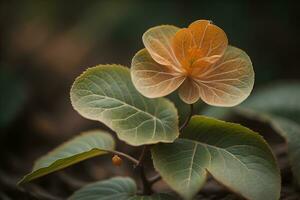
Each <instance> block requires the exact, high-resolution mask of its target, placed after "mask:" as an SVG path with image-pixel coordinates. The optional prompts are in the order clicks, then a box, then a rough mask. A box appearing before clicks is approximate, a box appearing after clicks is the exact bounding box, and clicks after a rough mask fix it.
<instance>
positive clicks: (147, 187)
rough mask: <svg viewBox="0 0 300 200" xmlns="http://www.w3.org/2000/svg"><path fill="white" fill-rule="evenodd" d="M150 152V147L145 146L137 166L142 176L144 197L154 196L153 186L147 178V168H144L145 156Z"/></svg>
mask: <svg viewBox="0 0 300 200" xmlns="http://www.w3.org/2000/svg"><path fill="white" fill-rule="evenodd" d="M147 150H148V146H144V147H143V149H142V152H141V155H140V157H139V160H138V163H137V165H136V170H138V171H139V173H140V176H141V181H142V184H143V194H144V195H150V194H152V189H151V184H150V182H149V181H148V179H147V177H146V173H145V168H144V159H145V155H146V152H147Z"/></svg>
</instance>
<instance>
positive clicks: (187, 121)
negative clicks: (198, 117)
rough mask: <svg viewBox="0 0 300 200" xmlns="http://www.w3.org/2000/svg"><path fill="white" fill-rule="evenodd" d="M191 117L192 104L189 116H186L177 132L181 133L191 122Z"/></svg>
mask: <svg viewBox="0 0 300 200" xmlns="http://www.w3.org/2000/svg"><path fill="white" fill-rule="evenodd" d="M192 116H193V104H190V112H189V115H188V116H187V118H186V120H185V121H184V123H183V124H182V125H181V127H180V128H179V131H182V130H183V129H184V128H185V127H186V126H187V125H188V124H189V121H190V120H191V117H192Z"/></svg>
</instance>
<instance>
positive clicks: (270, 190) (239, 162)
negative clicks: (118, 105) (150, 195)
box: [152, 116, 280, 200]
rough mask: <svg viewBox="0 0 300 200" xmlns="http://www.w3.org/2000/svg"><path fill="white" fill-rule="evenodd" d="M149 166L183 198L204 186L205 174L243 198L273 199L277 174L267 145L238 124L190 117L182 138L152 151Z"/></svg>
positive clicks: (277, 190)
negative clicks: (151, 164) (151, 162)
mask: <svg viewBox="0 0 300 200" xmlns="http://www.w3.org/2000/svg"><path fill="white" fill-rule="evenodd" d="M152 158H153V162H154V167H155V168H156V170H157V171H158V172H159V173H160V174H161V176H162V178H163V179H164V180H165V181H166V182H167V183H168V184H169V185H170V187H172V188H173V189H174V190H175V191H177V192H178V193H179V194H180V195H181V196H182V197H184V198H185V199H191V198H192V197H193V196H194V195H195V194H196V193H197V192H198V190H199V189H200V188H201V187H202V185H203V184H204V182H205V179H206V176H207V171H208V172H209V173H210V174H211V175H212V176H213V177H214V178H215V179H216V180H217V181H219V182H221V183H222V184H223V185H225V186H227V187H229V188H230V189H231V190H232V191H235V192H237V193H239V194H241V195H242V196H244V197H246V198H247V199H253V200H265V199H270V200H272V199H278V198H279V194H280V175H279V170H278V168H277V165H276V162H275V159H274V157H273V155H272V152H271V150H270V148H269V146H268V145H267V143H266V142H265V141H264V140H263V139H262V137H261V136H259V134H257V133H255V132H253V131H251V130H250V129H247V128H245V127H243V126H241V125H238V124H233V123H226V122H223V121H219V120H215V119H212V118H206V117H200V116H194V117H193V118H192V119H191V121H190V124H189V125H188V127H187V128H186V129H185V130H184V132H183V134H182V137H181V138H180V139H177V140H176V141H175V142H174V143H172V144H159V145H156V146H154V148H153V149H152Z"/></svg>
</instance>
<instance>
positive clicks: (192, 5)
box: [0, 0, 300, 199]
mask: <svg viewBox="0 0 300 200" xmlns="http://www.w3.org/2000/svg"><path fill="white" fill-rule="evenodd" d="M299 9H300V6H299V3H298V2H297V1H273V2H269V1H267V2H266V3H263V1H255V0H252V1H250V0H249V1H226V2H225V1H212V0H202V1H201V0H195V1H189V2H188V3H187V2H186V1H175V0H174V1H158V0H157V1H155V0H153V1H141V0H140V1H133V0H132V1H130V0H123V1H121V0H120V1H117V0H102V1H100V0H89V1H84V0H81V1H62V0H52V1H46V0H44V1H42V0H40V1H39V0H36V1H34V0H31V1H30V0H24V1H18V0H9V1H0V24H1V26H0V88H1V90H0V91H1V93H0V97H1V104H0V130H1V133H0V156H1V160H0V199H19V198H20V197H22V198H20V199H34V198H38V197H39V198H42V199H43V198H44V199H57V198H58V197H61V198H64V197H66V196H67V195H69V194H70V193H72V191H74V189H76V188H77V187H79V186H80V185H82V184H83V182H84V181H90V180H95V179H102V178H107V177H109V176H110V175H111V174H122V175H124V174H125V175H126V174H130V173H131V172H130V170H128V169H127V168H126V167H125V166H124V167H121V168H120V169H111V166H110V165H107V166H106V167H105V166H104V167H100V166H99V164H96V165H95V164H94V163H98V162H100V161H103V160H109V159H104V158H103V160H102V158H97V159H94V160H93V159H92V161H87V162H84V163H82V164H80V165H79V166H78V167H72V169H68V170H69V171H68V170H64V171H63V172H60V173H57V174H54V175H50V176H48V177H46V178H45V179H43V180H38V181H37V182H36V183H37V184H33V185H31V186H30V188H29V189H26V190H25V189H22V188H16V187H15V186H14V184H15V181H17V180H18V179H19V178H20V177H21V176H23V175H24V174H25V173H27V172H29V170H30V169H31V167H32V164H33V162H34V160H35V159H36V158H38V157H39V156H41V155H43V154H45V153H46V152H47V151H49V150H50V149H52V148H53V147H55V146H57V145H58V144H60V143H62V142H63V141H65V140H67V139H68V138H70V137H72V136H74V135H76V134H78V133H79V132H81V131H84V130H88V129H90V128H99V127H101V125H100V124H99V123H97V122H92V121H89V120H85V119H84V118H82V117H81V116H79V114H77V113H76V112H75V111H74V110H73V108H72V106H71V103H70V98H69V90H70V87H71V84H72V83H73V81H74V79H75V78H76V77H77V76H78V75H79V74H80V73H82V71H84V70H85V69H86V68H87V67H90V66H94V65H97V64H112V63H116V64H122V65H125V66H129V65H130V61H131V58H132V57H133V55H134V54H135V53H136V52H137V51H138V50H139V49H141V48H143V44H142V40H141V37H142V34H143V32H145V31H146V30H147V29H148V28H150V27H152V26H156V25H161V24H173V25H176V26H179V27H186V26H188V25H189V24H190V23H191V22H193V21H195V20H197V19H209V20H212V21H213V22H214V23H215V24H216V25H218V26H220V27H221V28H222V29H223V30H224V31H225V32H226V33H227V36H228V38H229V42H230V44H232V45H234V46H237V47H239V48H241V49H243V50H245V51H246V52H247V53H248V55H249V56H250V58H251V60H252V62H253V66H254V69H255V72H256V82H255V89H254V90H256V89H257V88H259V87H261V86H264V85H266V84H270V83H273V82H276V81H277V80H287V79H288V80H295V79H299V78H300V66H299V61H298V59H299V53H300V52H299V46H300V37H299V35H300V27H299V17H297V16H299ZM297 13H298V14H297ZM299 89H300V88H299ZM122 146H123V147H122ZM124 146H125V145H122V144H121V148H123V149H124V148H126V147H124ZM132 151H134V150H132ZM133 153H134V152H133ZM82 169H84V170H85V173H82V172H83V171H82ZM107 169H109V170H107ZM72 173H73V174H74V173H75V174H76V173H77V175H76V177H77V178H76V179H75V178H74V176H73V175H72ZM70 174H71V175H70ZM78 177H80V178H78ZM62 188H63V189H62ZM38 195H39V196H38ZM39 198H38V199H39Z"/></svg>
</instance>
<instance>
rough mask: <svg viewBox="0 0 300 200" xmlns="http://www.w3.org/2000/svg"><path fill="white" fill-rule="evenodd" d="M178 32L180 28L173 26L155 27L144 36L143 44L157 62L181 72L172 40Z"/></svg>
mask: <svg viewBox="0 0 300 200" xmlns="http://www.w3.org/2000/svg"><path fill="white" fill-rule="evenodd" d="M178 30H180V29H179V28H178V27H176V26H171V25H161V26H155V27H153V28H150V29H149V30H147V31H146V32H145V33H144V34H143V43H144V45H145V47H146V49H147V50H148V52H149V53H150V55H151V57H152V58H153V59H154V60H155V61H156V62H158V63H159V64H161V65H167V66H170V67H172V68H174V69H175V70H177V71H180V68H179V66H180V65H179V62H178V60H177V59H176V56H175V54H174V51H173V49H172V39H173V37H174V35H175V34H176V32H177V31H178Z"/></svg>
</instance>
